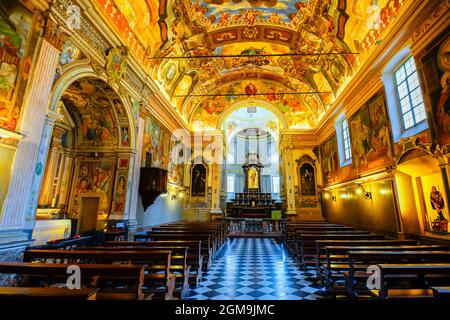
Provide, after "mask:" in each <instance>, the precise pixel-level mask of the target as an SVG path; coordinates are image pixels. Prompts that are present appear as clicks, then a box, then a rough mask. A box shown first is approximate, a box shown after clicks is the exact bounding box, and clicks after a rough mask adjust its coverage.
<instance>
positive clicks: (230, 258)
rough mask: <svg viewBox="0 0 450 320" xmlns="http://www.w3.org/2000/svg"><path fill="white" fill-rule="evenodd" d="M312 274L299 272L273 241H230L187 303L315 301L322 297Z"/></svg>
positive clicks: (257, 239) (313, 272)
mask: <svg viewBox="0 0 450 320" xmlns="http://www.w3.org/2000/svg"><path fill="white" fill-rule="evenodd" d="M314 275H315V271H311V270H308V271H306V272H305V271H301V270H300V269H299V267H298V266H297V264H296V263H295V262H294V261H293V259H292V258H291V257H290V256H289V254H288V253H287V251H286V250H285V248H284V247H283V246H282V245H281V244H278V243H276V242H275V241H274V240H273V239H266V238H236V239H233V240H229V241H228V242H227V243H226V244H225V247H224V248H223V252H222V254H221V255H220V257H219V258H217V259H216V260H215V261H214V262H213V264H212V266H211V268H210V270H209V271H208V273H207V274H206V275H205V276H204V277H203V281H202V282H201V284H200V285H199V286H198V287H196V288H193V289H192V290H191V293H190V295H189V297H188V298H187V300H303V299H306V300H317V299H323V298H324V297H325V293H324V289H323V287H322V285H320V283H319V282H318V281H317V280H316V278H315V277H314Z"/></svg>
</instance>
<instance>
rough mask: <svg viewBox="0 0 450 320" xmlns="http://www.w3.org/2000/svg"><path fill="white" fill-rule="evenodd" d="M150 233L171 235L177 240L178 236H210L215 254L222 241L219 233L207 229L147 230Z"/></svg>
mask: <svg viewBox="0 0 450 320" xmlns="http://www.w3.org/2000/svg"><path fill="white" fill-rule="evenodd" d="M146 233H147V234H148V235H167V236H171V237H172V238H173V240H177V237H178V236H191V237H199V236H203V237H207V236H209V237H210V243H211V247H212V253H213V255H214V253H215V252H216V251H217V250H218V248H219V246H220V243H219V238H218V236H217V234H215V233H214V232H212V231H211V232H207V231H205V230H202V229H200V230H199V229H191V230H170V229H169V230H154V231H147V232H146ZM203 239H204V238H201V240H203ZM193 240H197V239H196V238H193Z"/></svg>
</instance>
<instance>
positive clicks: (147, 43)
mask: <svg viewBox="0 0 450 320" xmlns="http://www.w3.org/2000/svg"><path fill="white" fill-rule="evenodd" d="M93 1H94V2H96V5H97V9H98V11H99V13H100V14H101V15H103V17H104V18H105V20H107V22H108V23H109V24H110V25H111V26H112V27H113V28H114V29H115V31H116V32H117V33H118V34H119V35H120V37H121V38H122V41H123V42H124V43H125V44H126V45H127V47H128V48H129V51H130V52H131V54H133V55H134V56H135V57H136V58H137V59H138V61H140V62H141V65H142V67H143V68H144V69H145V70H146V71H147V72H148V73H149V75H150V76H151V77H152V78H153V80H154V81H155V82H156V83H157V84H158V85H159V86H160V88H161V89H162V90H164V91H165V92H166V93H167V95H168V97H169V99H171V102H172V104H173V107H174V108H175V109H176V110H177V111H178V112H179V114H180V116H182V117H183V118H185V120H186V121H188V122H189V123H190V124H193V123H194V122H195V123H197V124H198V123H199V122H201V124H202V126H203V128H205V129H216V128H217V127H216V126H217V123H218V122H219V119H220V117H221V115H222V113H223V112H224V111H225V110H227V109H228V108H233V106H235V105H238V104H239V102H242V101H244V100H245V101H248V103H249V104H254V105H261V104H267V103H269V104H270V105H271V106H273V108H277V109H278V110H279V111H280V112H281V114H283V116H284V117H285V120H286V123H287V124H288V126H289V128H290V129H309V128H315V127H316V126H317V124H318V122H319V121H320V120H321V118H322V117H323V115H324V114H325V112H326V111H327V109H328V108H330V107H331V106H332V105H333V102H334V101H335V100H336V98H337V96H338V95H339V93H340V92H341V91H342V89H343V88H344V87H345V85H346V83H348V81H349V80H350V79H351V78H352V76H353V75H354V74H355V72H356V71H357V70H358V68H359V67H360V66H361V64H362V63H363V62H364V61H365V59H367V57H368V56H369V55H370V52H371V49H372V47H373V46H374V45H375V44H376V42H377V40H378V39H379V38H380V37H382V36H383V35H384V34H385V33H386V32H387V30H388V29H389V25H390V24H392V21H393V20H394V19H396V18H397V17H398V16H399V14H400V13H401V9H402V6H404V3H405V2H407V1H408V0H361V1H359V0H358V1H350V0H309V1H308V0H300V1H292V0H203V1H198V0H140V1H131V0H93Z"/></svg>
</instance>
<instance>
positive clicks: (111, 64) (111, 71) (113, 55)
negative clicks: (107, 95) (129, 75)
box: [106, 47, 128, 84]
mask: <svg viewBox="0 0 450 320" xmlns="http://www.w3.org/2000/svg"><path fill="white" fill-rule="evenodd" d="M127 55H128V50H127V48H126V47H122V48H112V49H110V50H109V52H108V54H107V56H106V72H107V74H108V77H109V82H110V83H111V84H116V83H119V82H120V81H121V80H122V78H123V77H124V75H125V72H126V67H127Z"/></svg>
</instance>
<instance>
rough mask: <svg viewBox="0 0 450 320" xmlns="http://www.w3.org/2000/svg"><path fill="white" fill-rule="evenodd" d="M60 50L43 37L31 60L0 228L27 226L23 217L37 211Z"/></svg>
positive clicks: (29, 216)
mask: <svg viewBox="0 0 450 320" xmlns="http://www.w3.org/2000/svg"><path fill="white" fill-rule="evenodd" d="M59 53H60V51H59V50H58V49H57V48H55V47H54V46H53V45H51V44H50V43H49V42H48V41H47V40H45V39H44V40H43V41H42V46H41V48H40V53H39V55H38V57H37V59H36V60H35V61H34V69H33V78H32V80H31V81H30V83H29V87H28V90H27V92H28V94H27V99H26V100H25V103H24V107H23V112H22V118H21V121H20V127H19V131H20V133H21V134H23V135H24V138H23V139H22V141H21V142H20V144H19V147H18V149H17V153H16V157H15V160H14V164H13V168H12V175H11V181H10V183H9V188H8V193H7V195H6V199H5V203H4V207H3V211H2V216H1V221H0V229H27V228H30V227H32V223H31V224H30V225H28V226H26V220H27V218H28V220H29V219H30V218H32V217H34V214H35V211H36V210H35V209H36V204H37V200H38V196H39V189H40V183H41V182H42V175H43V172H44V165H45V159H46V157H47V153H46V152H48V145H49V142H50V139H51V132H52V129H53V126H52V124H51V121H46V120H48V118H47V110H48V107H49V103H50V98H51V90H52V85H53V80H54V78H55V72H56V66H57V63H58V58H59ZM42 140H48V142H47V146H42V145H41V141H42Z"/></svg>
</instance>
